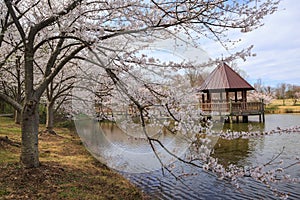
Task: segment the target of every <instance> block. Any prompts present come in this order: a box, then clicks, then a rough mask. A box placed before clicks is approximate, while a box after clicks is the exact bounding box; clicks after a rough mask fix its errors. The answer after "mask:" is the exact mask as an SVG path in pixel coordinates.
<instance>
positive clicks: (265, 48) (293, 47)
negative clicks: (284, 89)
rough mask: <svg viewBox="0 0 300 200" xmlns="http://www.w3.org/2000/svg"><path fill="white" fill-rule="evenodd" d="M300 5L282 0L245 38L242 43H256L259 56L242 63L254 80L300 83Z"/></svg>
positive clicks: (293, 0)
mask: <svg viewBox="0 0 300 200" xmlns="http://www.w3.org/2000/svg"><path fill="white" fill-rule="evenodd" d="M299 10H300V4H299V2H298V1H297V0H285V1H282V2H281V4H280V6H279V10H278V11H277V12H276V13H275V14H274V15H271V16H268V17H267V18H266V19H265V21H264V23H265V25H264V26H263V27H261V28H260V29H258V30H255V31H253V32H251V33H249V34H247V35H245V37H244V38H243V42H242V43H243V44H244V45H249V44H254V49H253V51H254V52H255V53H256V54H257V56H256V57H253V58H249V59H248V60H247V61H246V62H240V63H239V66H240V67H241V68H242V69H243V70H245V71H246V72H247V74H248V75H249V77H250V78H251V79H255V78H256V79H259V78H260V79H262V81H263V82H264V83H265V84H267V85H272V86H276V85H277V84H278V83H282V82H285V83H290V84H297V85H300V32H299V31H298V28H299V27H300V20H299V19H300V12H299Z"/></svg>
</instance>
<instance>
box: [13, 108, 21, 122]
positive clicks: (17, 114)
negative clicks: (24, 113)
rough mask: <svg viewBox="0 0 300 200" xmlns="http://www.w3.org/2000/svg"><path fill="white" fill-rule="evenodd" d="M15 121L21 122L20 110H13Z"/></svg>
mask: <svg viewBox="0 0 300 200" xmlns="http://www.w3.org/2000/svg"><path fill="white" fill-rule="evenodd" d="M14 118H15V123H16V124H20V123H21V112H20V111H18V110H15V116H14Z"/></svg>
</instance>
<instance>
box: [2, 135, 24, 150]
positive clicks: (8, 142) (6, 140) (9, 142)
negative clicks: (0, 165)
mask: <svg viewBox="0 0 300 200" xmlns="http://www.w3.org/2000/svg"><path fill="white" fill-rule="evenodd" d="M0 142H5V143H7V144H9V145H11V146H14V147H20V146H21V143H20V142H15V141H12V140H10V139H9V138H8V137H7V136H4V137H0Z"/></svg>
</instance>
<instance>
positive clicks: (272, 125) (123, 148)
mask: <svg viewBox="0 0 300 200" xmlns="http://www.w3.org/2000/svg"><path fill="white" fill-rule="evenodd" d="M265 117H266V122H265V123H264V124H263V123H258V122H255V121H257V117H256V118H255V117H254V118H251V117H250V118H249V121H250V122H249V123H240V124H218V123H215V124H214V127H213V129H214V130H217V131H218V130H223V131H225V130H227V129H230V130H233V131H261V132H263V131H270V130H274V129H275V130H276V129H279V128H278V127H280V128H281V129H284V128H289V127H293V126H299V125H300V114H274V115H266V116H265ZM251 121H252V122H251ZM101 126H102V129H103V132H104V134H103V133H102V134H100V133H99V131H95V130H98V128H97V125H95V124H88V123H82V124H77V125H76V128H77V131H78V132H79V133H80V134H79V135H80V137H81V138H82V140H83V143H84V144H85V145H86V146H87V147H88V150H89V151H90V152H91V153H92V154H93V155H94V156H95V157H96V158H98V159H99V160H100V161H102V162H104V163H106V164H107V165H108V166H109V167H111V168H113V169H116V170H117V171H119V172H120V173H121V174H122V175H124V176H125V177H126V178H128V179H129V180H130V181H131V182H132V183H134V184H136V185H137V186H138V187H139V188H141V189H142V190H143V191H144V192H145V193H146V194H148V195H149V196H150V197H151V199H170V200H171V199H278V197H276V196H274V194H272V192H271V191H270V190H269V189H268V188H266V186H265V185H264V184H262V183H259V182H257V181H254V180H253V179H250V178H243V179H242V180H241V181H240V182H239V184H240V188H239V189H237V188H236V187H234V186H233V185H232V184H231V183H230V182H229V181H224V180H219V179H218V177H217V176H216V175H214V174H211V173H207V172H206V171H204V170H202V169H199V168H195V167H192V166H190V165H187V164H183V163H181V162H178V161H177V162H175V163H173V164H172V165H173V166H174V169H173V172H174V173H175V174H176V175H177V176H180V178H181V179H180V180H181V181H178V180H176V179H175V178H174V176H172V175H171V174H170V173H168V172H166V173H165V174H162V170H159V166H160V163H159V162H158V161H157V159H155V157H154V158H153V157H151V156H149V155H148V154H147V152H149V151H151V148H150V147H149V146H150V145H149V144H148V143H147V141H146V140H144V139H143V138H142V137H141V136H139V138H140V139H138V140H137V139H134V138H135V137H131V135H128V134H124V132H122V130H120V129H119V128H118V127H117V126H115V125H113V124H109V123H105V124H102V125H101ZM91 127H93V128H91ZM100 132H102V131H100ZM126 132H130V130H126ZM132 132H134V131H132ZM135 132H136V131H135ZM132 136H134V134H133V135H132ZM160 137H163V138H162V140H163V141H166V142H167V143H168V144H169V143H170V144H171V145H170V147H171V148H172V147H176V148H177V149H176V150H178V148H179V150H184V149H185V148H186V147H185V146H186V144H184V142H182V141H183V140H180V139H178V140H170V139H169V137H168V135H166V134H162V136H160ZM182 146H183V147H182ZM180 148H182V149H180ZM283 148H284V151H283V153H282V154H281V156H280V158H278V160H282V161H283V162H284V164H285V166H286V165H289V164H291V163H293V162H294V161H295V159H296V158H297V157H298V158H300V132H293V133H283V134H279V133H276V134H272V135H266V136H261V137H256V138H248V139H235V140H224V139H220V138H219V139H218V140H217V142H216V144H215V146H214V152H215V153H214V154H213V157H215V158H218V159H219V161H220V162H221V163H233V164H236V165H238V166H257V165H261V164H264V163H266V162H268V161H270V160H271V159H272V158H273V157H274V156H276V155H277V154H278V153H279V152H281V151H282V149H283ZM132 152H134V153H132ZM136 152H138V153H136ZM145 167H147V168H150V169H151V170H148V171H149V172H144V171H143V170H141V169H143V168H145ZM124 171H125V172H124ZM129 172H134V173H129ZM137 172H141V173H137ZM286 172H287V173H288V174H290V175H291V176H292V177H296V178H300V166H299V164H298V165H297V166H294V167H291V168H288V169H287V170H286ZM274 187H275V188H277V189H278V190H279V191H281V192H285V193H288V194H289V199H299V197H300V183H299V182H297V183H290V182H284V183H278V184H275V185H274Z"/></svg>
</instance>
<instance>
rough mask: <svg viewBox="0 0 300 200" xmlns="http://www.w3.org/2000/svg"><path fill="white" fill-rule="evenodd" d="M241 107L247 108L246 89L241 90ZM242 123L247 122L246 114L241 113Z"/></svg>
mask: <svg viewBox="0 0 300 200" xmlns="http://www.w3.org/2000/svg"><path fill="white" fill-rule="evenodd" d="M242 104H243V109H246V110H247V90H242ZM243 123H248V115H243Z"/></svg>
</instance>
